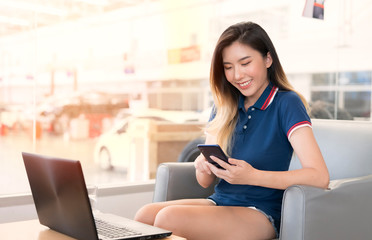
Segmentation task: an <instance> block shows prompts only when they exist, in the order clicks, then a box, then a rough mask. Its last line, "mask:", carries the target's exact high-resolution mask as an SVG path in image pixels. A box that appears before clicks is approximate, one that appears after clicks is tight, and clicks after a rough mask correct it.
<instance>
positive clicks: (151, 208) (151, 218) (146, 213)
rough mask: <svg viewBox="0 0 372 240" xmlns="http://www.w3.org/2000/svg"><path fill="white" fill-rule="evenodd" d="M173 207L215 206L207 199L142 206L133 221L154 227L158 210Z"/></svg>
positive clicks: (181, 200)
mask: <svg viewBox="0 0 372 240" xmlns="http://www.w3.org/2000/svg"><path fill="white" fill-rule="evenodd" d="M173 205H200V206H215V205H214V204H213V203H212V202H211V201H209V200H207V199H180V200H174V201H167V202H157V203H150V204H147V205H145V206H143V207H142V208H141V209H140V210H138V211H137V213H136V216H135V217H134V219H135V220H136V221H139V222H143V223H146V224H149V225H154V222H155V218H156V216H157V214H158V212H159V211H160V210H162V209H163V208H165V207H168V206H173Z"/></svg>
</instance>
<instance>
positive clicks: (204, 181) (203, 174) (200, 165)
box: [194, 154, 216, 188]
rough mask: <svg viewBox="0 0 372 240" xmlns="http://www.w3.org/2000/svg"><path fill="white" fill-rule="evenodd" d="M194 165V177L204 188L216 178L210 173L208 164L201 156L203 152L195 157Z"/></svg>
mask: <svg viewBox="0 0 372 240" xmlns="http://www.w3.org/2000/svg"><path fill="white" fill-rule="evenodd" d="M194 166H195V169H196V179H197V181H198V183H199V184H200V186H202V187H204V188H207V187H209V186H210V185H211V184H212V183H213V182H214V180H215V179H216V176H215V175H214V174H213V173H212V171H211V169H210V167H209V166H210V165H209V163H208V162H207V160H206V159H205V157H204V156H203V154H200V155H199V156H198V157H197V158H196V159H195V161H194Z"/></svg>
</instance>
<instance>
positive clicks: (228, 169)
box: [208, 156, 256, 184]
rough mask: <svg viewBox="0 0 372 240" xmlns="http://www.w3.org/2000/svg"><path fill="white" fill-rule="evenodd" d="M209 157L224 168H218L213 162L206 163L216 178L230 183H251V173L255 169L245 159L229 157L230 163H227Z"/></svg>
mask: <svg viewBox="0 0 372 240" xmlns="http://www.w3.org/2000/svg"><path fill="white" fill-rule="evenodd" d="M211 158H212V160H213V161H215V162H217V163H218V164H219V165H220V166H221V167H223V168H224V169H219V168H217V167H215V166H214V165H213V164H210V163H208V164H209V165H210V170H211V171H212V172H213V173H214V175H216V176H217V177H218V178H221V179H224V180H225V181H226V182H228V183H230V184H252V182H253V175H254V174H253V173H255V171H256V169H255V168H253V167H252V166H251V165H250V164H249V163H247V162H246V161H243V160H238V159H234V158H229V160H228V161H229V163H230V164H228V163H226V162H224V161H222V160H221V159H219V158H217V157H214V156H211Z"/></svg>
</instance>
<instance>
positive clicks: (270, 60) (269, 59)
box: [265, 52, 273, 68]
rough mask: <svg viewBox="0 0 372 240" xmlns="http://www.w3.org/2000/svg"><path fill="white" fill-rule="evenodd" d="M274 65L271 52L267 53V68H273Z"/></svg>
mask: <svg viewBox="0 0 372 240" xmlns="http://www.w3.org/2000/svg"><path fill="white" fill-rule="evenodd" d="M272 63H273V59H272V58H271V54H270V52H267V54H266V59H265V65H266V68H269V67H271V64H272Z"/></svg>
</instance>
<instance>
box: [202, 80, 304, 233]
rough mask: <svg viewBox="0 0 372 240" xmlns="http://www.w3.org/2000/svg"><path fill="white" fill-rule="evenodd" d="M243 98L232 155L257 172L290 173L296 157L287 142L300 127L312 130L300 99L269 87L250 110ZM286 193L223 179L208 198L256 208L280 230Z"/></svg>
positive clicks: (221, 202) (241, 98)
mask: <svg viewBox="0 0 372 240" xmlns="http://www.w3.org/2000/svg"><path fill="white" fill-rule="evenodd" d="M244 98H245V97H244V96H243V95H241V96H240V99H239V105H238V114H239V117H238V121H237V125H236V128H235V131H234V133H233V139H232V150H231V155H230V156H231V157H232V158H235V159H240V160H244V161H246V162H248V163H249V164H251V165H252V166H253V167H254V168H256V169H260V170H268V171H287V170H288V168H289V163H290V160H291V158H292V154H293V148H292V146H291V144H290V143H289V140H288V139H289V137H290V135H291V133H293V131H294V130H296V129H297V128H299V127H303V126H310V127H311V121H310V118H309V116H308V114H307V112H306V108H305V106H304V105H303V103H302V101H301V99H300V97H299V96H298V95H297V94H296V93H295V92H293V91H282V90H278V88H277V87H276V86H273V85H272V84H269V85H268V86H267V87H266V89H265V91H264V92H263V93H262V95H261V96H260V98H259V99H258V100H257V102H256V103H255V104H254V105H253V106H251V107H249V108H248V110H247V111H246V110H245V108H244ZM212 118H213V117H212ZM283 193H284V191H283V190H279V189H272V188H265V187H259V186H251V185H238V184H230V183H228V182H226V181H225V180H221V181H220V182H219V183H218V184H217V185H216V187H215V193H214V194H213V195H211V196H210V197H209V198H210V199H212V200H213V201H215V202H216V203H217V205H220V206H247V207H248V206H254V207H256V208H258V209H260V210H262V211H264V212H265V213H266V214H268V215H270V216H272V217H273V219H274V222H275V225H276V227H277V230H278V231H279V229H280V228H279V226H280V216H281V205H282V197H283Z"/></svg>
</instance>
